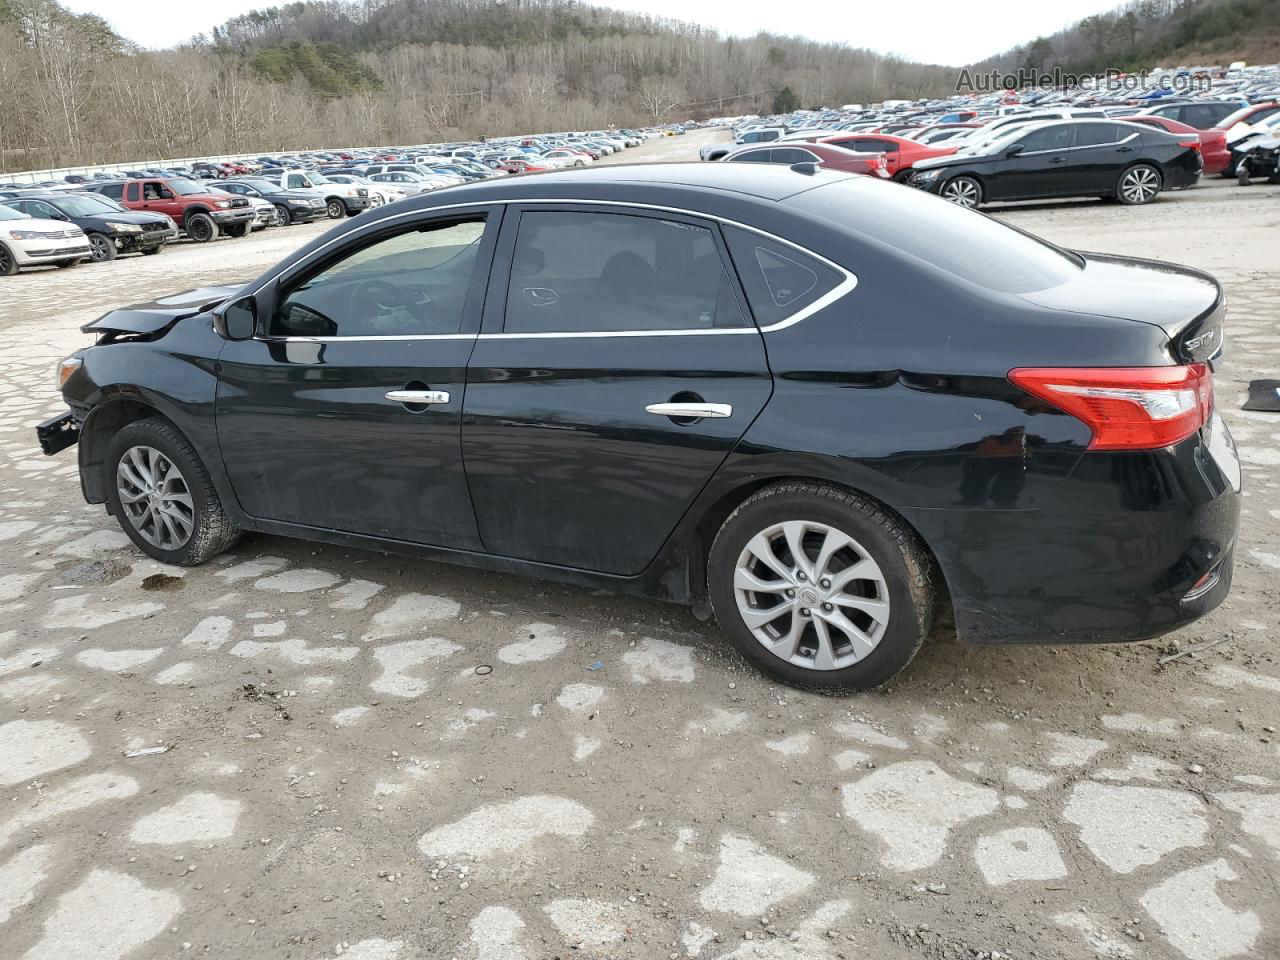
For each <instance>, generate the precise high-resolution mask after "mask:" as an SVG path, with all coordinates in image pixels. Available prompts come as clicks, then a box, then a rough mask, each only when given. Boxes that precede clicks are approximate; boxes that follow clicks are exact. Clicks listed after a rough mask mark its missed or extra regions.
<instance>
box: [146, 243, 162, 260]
mask: <svg viewBox="0 0 1280 960" xmlns="http://www.w3.org/2000/svg"><path fill="white" fill-rule="evenodd" d="M163 249H164V244H163V243H162V244H160V245H159V246H156V247H143V248H142V252H143V253H144V254H146V255H147V256H148V257H154V256H155V255H156V254H157V253H159V252H160V251H161V250H163Z"/></svg>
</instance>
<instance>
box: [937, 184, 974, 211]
mask: <svg viewBox="0 0 1280 960" xmlns="http://www.w3.org/2000/svg"><path fill="white" fill-rule="evenodd" d="M942 198H943V199H944V200H950V201H951V202H952V203H954V204H955V205H956V206H959V207H967V208H969V209H970V210H976V209H977V208H978V207H979V206H980V205H981V204H982V184H980V183H979V182H978V181H977V180H975V179H973V177H956V178H955V179H954V180H948V181H947V182H946V183H945V184H944V185H943V187H942Z"/></svg>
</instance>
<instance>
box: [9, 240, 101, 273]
mask: <svg viewBox="0 0 1280 960" xmlns="http://www.w3.org/2000/svg"><path fill="white" fill-rule="evenodd" d="M9 249H10V250H11V251H13V257H14V259H15V260H16V261H17V263H18V266H20V267H34V266H38V265H40V264H44V263H58V262H59V261H62V260H75V259H78V258H81V257H88V256H89V254H90V250H89V241H88V239H84V240H82V241H80V242H75V241H67V240H25V241H20V242H15V241H9Z"/></svg>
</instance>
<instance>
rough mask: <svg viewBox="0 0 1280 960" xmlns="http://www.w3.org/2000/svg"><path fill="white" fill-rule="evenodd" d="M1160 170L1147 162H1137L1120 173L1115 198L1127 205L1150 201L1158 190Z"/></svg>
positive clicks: (1137, 204)
mask: <svg viewBox="0 0 1280 960" xmlns="http://www.w3.org/2000/svg"><path fill="white" fill-rule="evenodd" d="M1160 186H1161V182H1160V171H1159V170H1157V169H1156V168H1155V167H1153V166H1151V164H1149V163H1139V164H1135V165H1134V166H1132V167H1130V168H1129V169H1128V170H1126V171H1125V172H1124V173H1122V174H1120V181H1119V183H1117V184H1116V199H1117V200H1119V201H1120V202H1121V203H1123V204H1126V205H1128V206H1141V205H1142V204H1144V203H1150V202H1151V201H1152V200H1154V199H1155V198H1156V195H1157V194H1158V193H1159V192H1160Z"/></svg>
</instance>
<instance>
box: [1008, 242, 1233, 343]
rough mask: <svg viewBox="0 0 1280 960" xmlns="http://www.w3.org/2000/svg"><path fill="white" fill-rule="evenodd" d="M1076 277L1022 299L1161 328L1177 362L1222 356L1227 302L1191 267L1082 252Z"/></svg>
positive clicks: (1212, 282)
mask: <svg viewBox="0 0 1280 960" xmlns="http://www.w3.org/2000/svg"><path fill="white" fill-rule="evenodd" d="M1080 256H1081V257H1082V258H1083V259H1084V262H1085V269H1084V270H1083V271H1082V272H1081V273H1080V275H1079V278H1078V279H1076V280H1073V281H1071V282H1069V283H1064V284H1059V285H1058V286H1056V287H1050V288H1048V289H1046V290H1037V291H1034V292H1032V293H1025V294H1022V297H1023V298H1024V299H1026V300H1028V301H1030V302H1031V303H1034V304H1037V305H1038V306H1043V307H1048V308H1051V309H1054V310H1065V311H1069V312H1073V313H1083V314H1089V315H1092V316H1104V317H1115V318H1117V319H1121V320H1133V321H1136V322H1138V323H1149V324H1152V325H1154V326H1157V327H1159V328H1160V329H1162V330H1163V331H1164V332H1165V333H1166V334H1167V335H1168V337H1169V339H1170V341H1171V342H1172V350H1173V355H1174V358H1175V359H1176V360H1177V361H1178V362H1180V363H1203V362H1211V361H1214V360H1216V359H1217V357H1218V355H1219V354H1220V353H1221V352H1222V337H1223V328H1222V324H1223V320H1224V319H1225V315H1226V298H1225V296H1224V294H1223V292H1222V286H1221V285H1220V284H1219V283H1218V281H1217V280H1215V279H1214V278H1213V277H1211V276H1209V274H1207V273H1202V272H1201V271H1199V270H1193V269H1191V268H1190V267H1182V266H1177V265H1174V264H1170V263H1161V262H1158V261H1154V260H1138V259H1133V258H1129V257H1114V256H1108V255H1105V254H1098V253H1081V254H1080Z"/></svg>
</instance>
